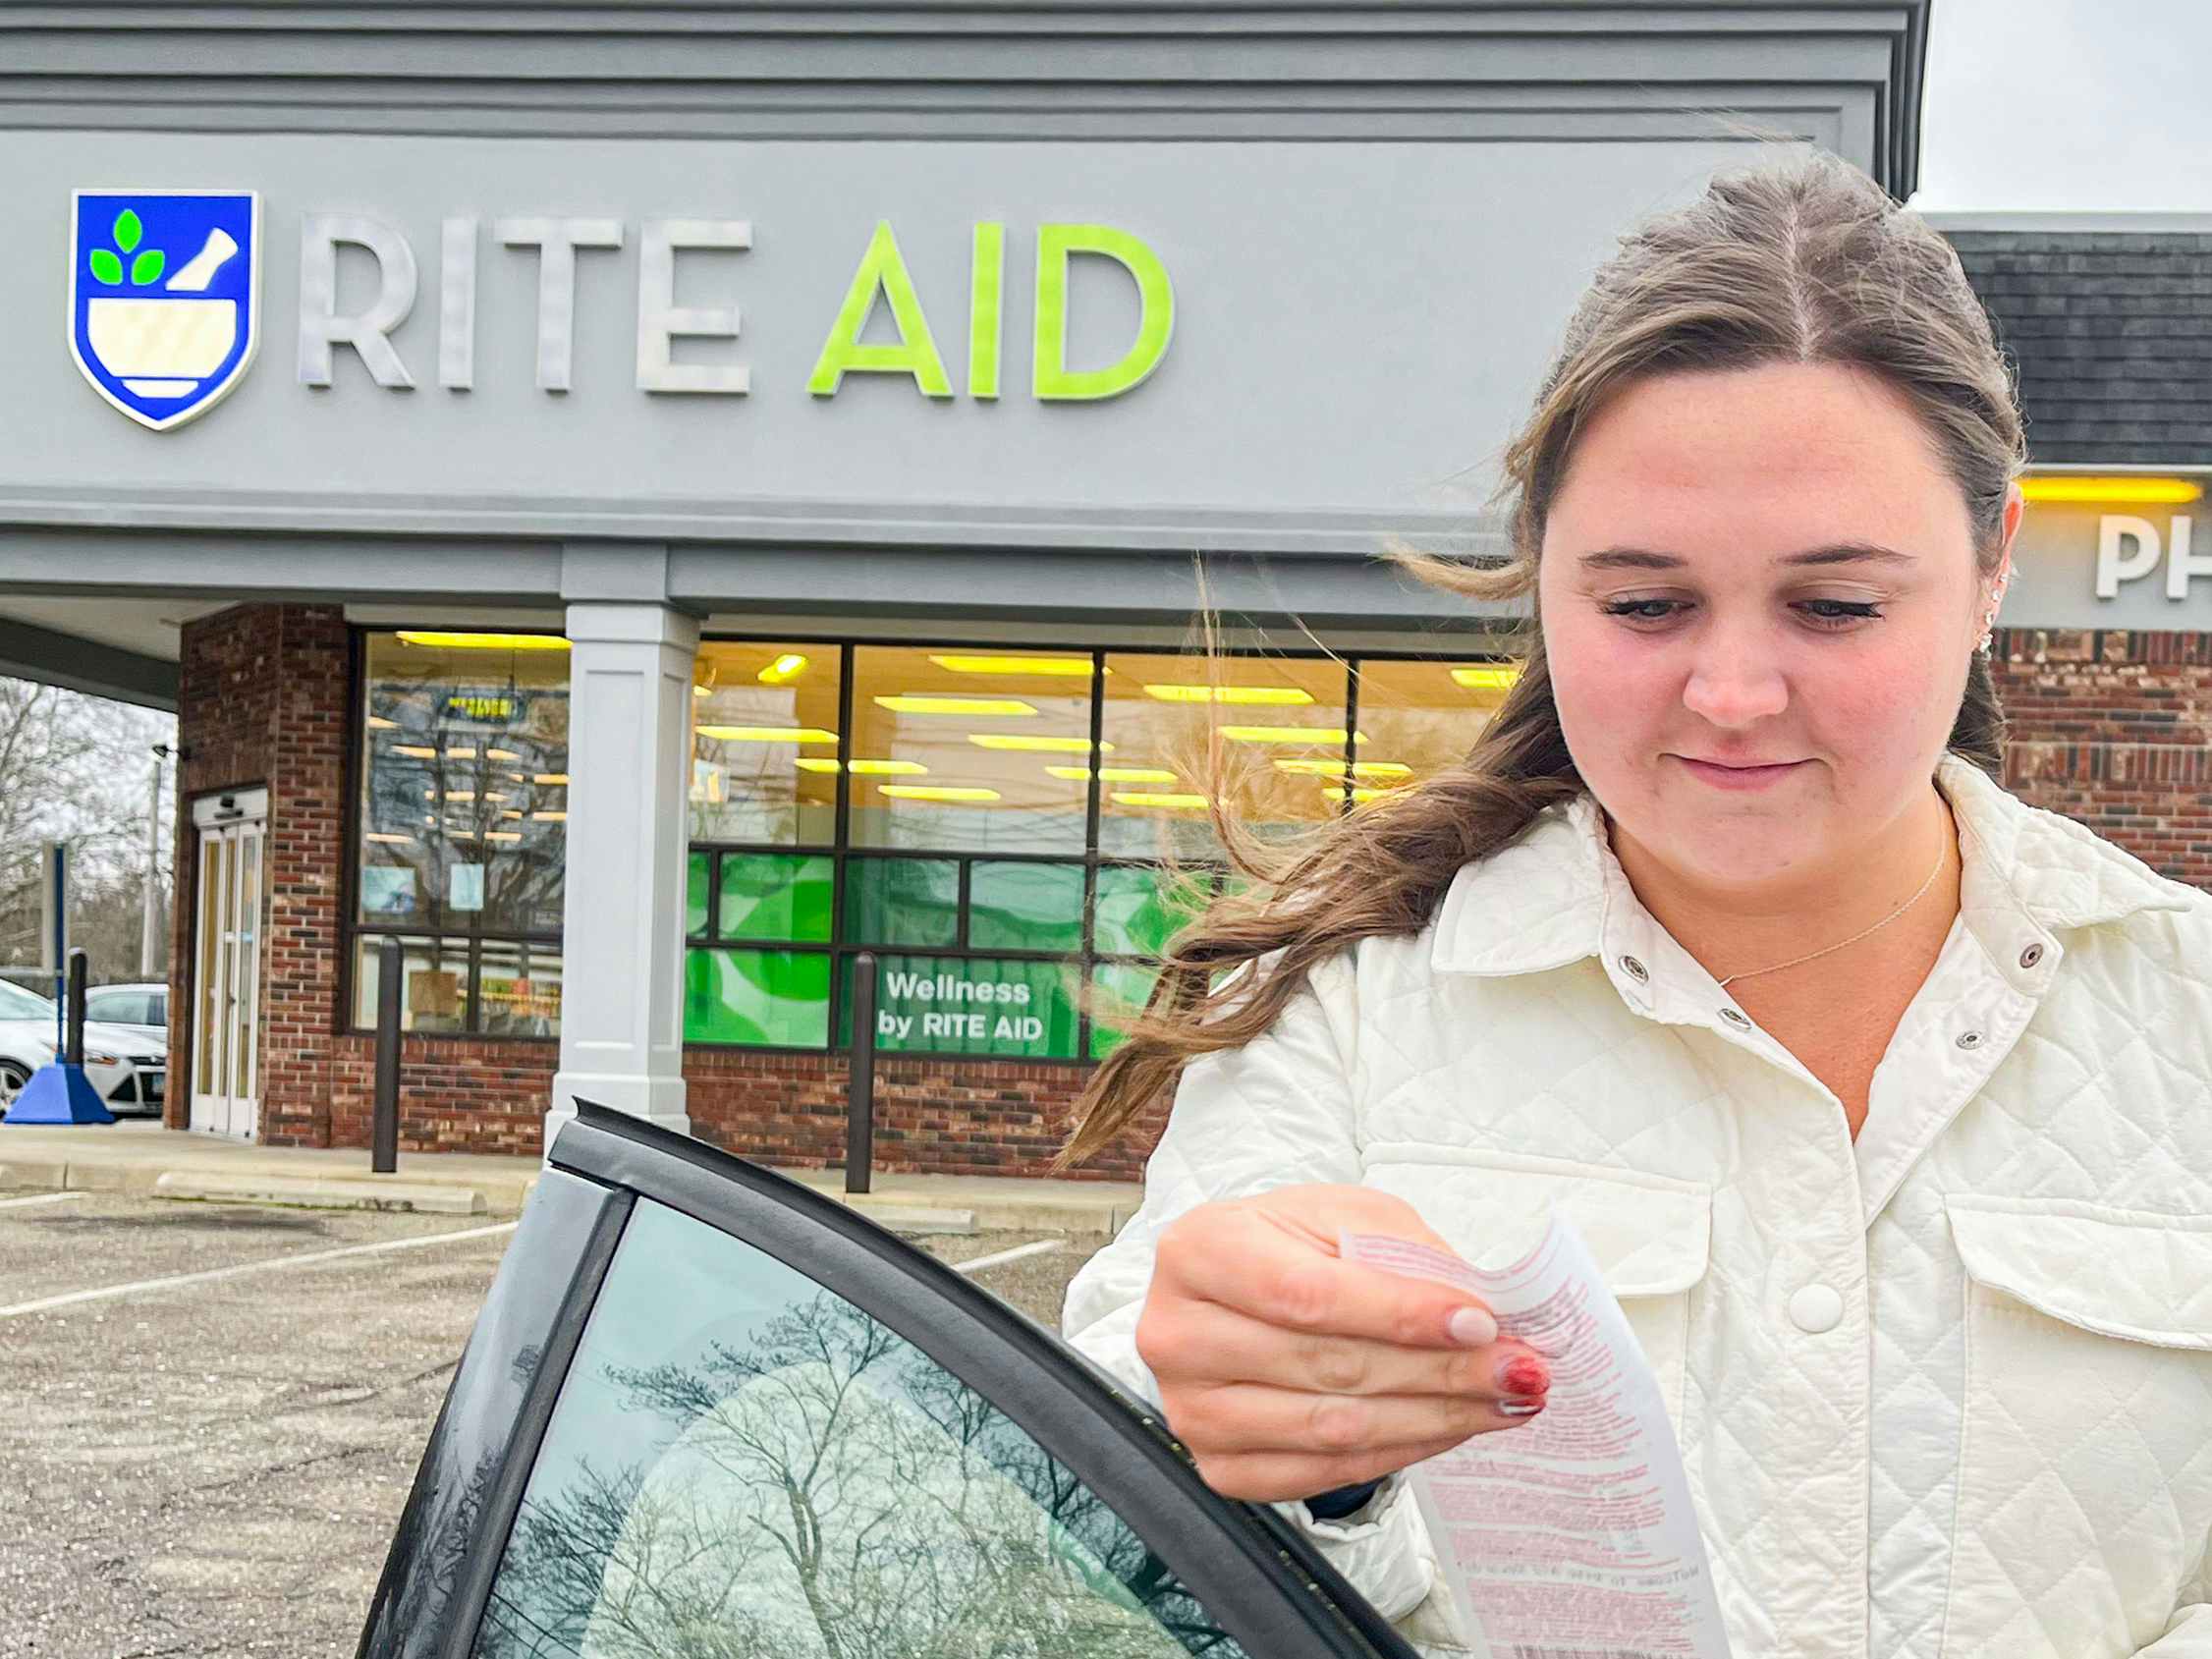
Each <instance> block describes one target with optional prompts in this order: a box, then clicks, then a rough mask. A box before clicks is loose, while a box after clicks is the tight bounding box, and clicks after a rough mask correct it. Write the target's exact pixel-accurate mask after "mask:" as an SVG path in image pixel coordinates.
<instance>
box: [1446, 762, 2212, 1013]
mask: <svg viewBox="0 0 2212 1659" xmlns="http://www.w3.org/2000/svg"><path fill="white" fill-rule="evenodd" d="M1935 782H1936V787H1937V788H1938V789H1940V790H1941V791H1942V792H1943V794H1944V797H1945V799H1946V800H1948V801H1949V802H1950V803H1951V808H1952V813H1953V815H1954V816H1955V817H1956V818H1957V819H1958V822H1959V827H1960V861H1961V865H1962V874H1961V879H1960V916H1961V919H1962V921H1963V923H1964V924H1965V926H1966V928H1967V929H1968V931H1970V932H1971V933H1973V934H1974V936H1975V937H1976V938H1977V939H1978V940H1979V941H1980V942H1981V944H1982V946H1983V948H1984V949H1985V950H1986V951H1987V952H1988V954H1989V957H1990V959H1991V961H1992V962H1994V963H1995V964H1996V965H1997V966H1998V967H1999V968H2000V969H2001V970H2002V971H2003V972H2004V973H2005V975H2006V977H2007V978H2008V979H2011V980H2013V981H2015V982H2016V983H2017V984H2018V986H2019V988H2020V989H2022V990H2025V991H2030V992H2033V991H2037V990H2040V989H2041V988H2042V987H2043V986H2044V985H2045V984H2047V983H2048V980H2049V975H2050V973H2051V971H2052V970H2053V969H2054V968H2056V967H2057V966H2058V961H2059V958H2060V957H2061V956H2062V955H2063V954H2064V947H2063V946H2062V945H2061V944H2060V942H2059V941H2058V939H2057V938H2056V937H2055V935H2056V934H2057V933H2058V932H2059V931H2060V930H2062V929H2068V928H2078V927H2090V926H2095V925H2097V924H2099V923H2103V922H2112V921H2118V920H2120V919H2121V918H2123V917H2125V916H2129V915H2132V914H2134V913H2135V912H2138V911H2179V910H2187V909H2189V908H2191V907H2193V906H2196V905H2200V904H2202V903H2203V902H2204V895H2203V894H2201V893H2200V892H2198V891H2197V890H2196V889H2195V888H2193V887H2188V886H2184V884H2183V883H2181V882H2178V881H2170V880H2168V879H2166V878H2165V877H2163V876H2161V875H2159V874H2158V873H2157V872H2155V871H2154V870H2152V869H2151V868H2150V867H2149V866H2148V865H2147V864H2145V863H2143V862H2142V860H2141V859H2139V858H2136V857H2133V856H2132V855H2131V854H2129V853H2126V852H2124V851H2122V850H2121V849H2120V848H2118V847H2115V846H2114V845H2113V844H2112V843H2110V842H2108V841H2104V840H2101V839H2099V838H2098V837H2097V836H2095V835H2093V834H2091V833H2090V832H2089V831H2088V830H2086V829H2084V828H2082V827H2081V826H2080V825H2079V824H2076V823H2074V822H2073V821H2072V820H2071V819H2068V818H2063V817H2061V816H2059V815H2058V814H2057V813H2055V812H2049V811H2045V810H2044V809H2042V808H2041V807H2036V806H2031V805H2029V804H2028V803H2027V802H2023V801H2021V800H2019V799H2018V797H2017V796H2015V795H2013V794H2012V793H2011V792H2009V791H2008V790H2006V789H2004V788H2003V787H2002V786H2000V785H1999V784H1998V783H1996V782H1995V781H1994V780H1992V779H1991V778H1990V777H1989V775H1988V774H1987V773H1985V772H1983V771H1982V770H1981V768H1980V767H1978V766H1976V765H1975V764H1974V763H1973V762H1971V761H1969V760H1966V759H1963V758H1962V757H1961V756H1959V755H1957V754H1954V753H1951V752H1949V751H1946V752H1945V754H1944V756H1943V758H1942V759H1941V760H1940V761H1939V762H1938V763H1937V767H1936V773H1935ZM2031 945H2040V946H2042V947H2043V948H2042V949H2041V950H2039V951H2030V950H2029V949H2028V947H2029V946H2031ZM1590 956H1596V957H1599V958H1601V959H1602V960H1603V961H1604V962H1605V964H1606V966H1607V968H1608V970H1609V971H1611V970H1612V969H1613V968H1615V967H1616V965H1623V964H1627V965H1629V966H1626V967H1625V968H1623V969H1622V971H1620V972H1615V973H1613V977H1614V978H1615V980H1616V982H1618V983H1620V984H1621V987H1622V989H1623V991H1624V993H1625V994H1628V995H1630V996H1631V998H1632V999H1633V1000H1636V1001H1639V1002H1644V1003H1646V1004H1648V1003H1649V1001H1650V996H1649V985H1650V980H1651V977H1652V976H1653V975H1654V974H1659V975H1661V976H1663V977H1665V978H1667V979H1669V980H1671V981H1672V982H1674V983H1677V984H1679V983H1681V975H1682V974H1683V973H1684V972H1688V973H1691V974H1693V975H1694V976H1695V977H1696V978H1698V979H1700V980H1702V981H1703V984H1704V985H1705V986H1707V987H1711V986H1712V980H1711V977H1710V975H1709V974H1706V973H1705V971H1704V969H1703V968H1701V967H1699V966H1698V965H1697V964H1696V961H1695V959H1694V958H1692V957H1690V956H1689V954H1688V953H1687V951H1685V950H1683V949H1682V947H1681V946H1680V945H1678V944H1676V943H1675V942H1674V940H1673V939H1672V938H1671V937H1670V936H1668V935H1667V934H1666V932H1665V930H1664V929H1663V928H1662V927H1661V926H1660V925H1659V922H1658V920H1657V918H1656V917H1654V916H1653V915H1652V914H1651V913H1650V912H1648V911H1646V910H1645V909H1644V907H1643V905H1642V904H1641V903H1640V902H1639V901H1638V900H1637V898H1636V896H1635V893H1634V890H1633V889H1632V888H1631V887H1630V885H1629V880H1628V876H1627V875H1626V873H1625V872H1624V871H1623V870H1622V868H1621V863H1620V860H1619V859H1618V858H1617V857H1614V854H1613V848H1612V845H1611V843H1610V842H1609V841H1608V840H1607V838H1606V832H1605V820H1604V814H1603V813H1602V811H1601V810H1600V808H1599V807H1598V804H1597V802H1596V799H1595V798H1594V797H1592V796H1591V795H1590V793H1589V792H1588V791H1587V790H1584V791H1583V792H1582V793H1581V794H1580V795H1577V796H1576V797H1575V798H1574V799H1572V800H1570V801H1568V802H1562V803H1560V804H1557V805H1553V806H1549V807H1546V808H1545V809H1544V810H1543V811H1542V812H1541V813H1539V814H1538V815H1537V817H1536V819H1535V821H1534V822H1533V823H1532V824H1530V826H1529V827H1528V828H1527V829H1526V830H1524V831H1523V832H1522V833H1521V836H1520V837H1519V838H1518V839H1517V840H1515V841H1514V842H1512V843H1510V844H1509V845H1508V846H1506V847H1504V848H1501V849H1500V850H1499V851H1498V852H1496V853H1494V854H1492V855H1491V856H1490V857H1487V858H1483V859H1478V860H1476V861H1474V862H1472V863H1468V864H1465V865H1463V866H1461V868H1460V870H1459V872H1458V873H1457V874H1456V875H1455V876H1454V877H1453V879H1452V884H1451V886H1450V888H1449V889H1448V890H1447V891H1446V893H1445V896H1444V901H1443V904H1442V905H1441V907H1440V908H1439V909H1438V912H1437V915H1436V923H1435V935H1434V940H1433V943H1432V945H1431V949H1430V958H1429V961H1430V966H1431V968H1434V969H1435V970H1436V971H1437V972H1440V973H1478V974H1492V975H1496V974H1513V973H1533V972H1539V971H1542V970H1545V969H1549V968H1562V967H1565V966H1566V965H1567V964H1569V963H1573V962H1578V961H1580V960H1581V959H1583V958H1584V957H1590ZM1639 968H1640V969H1642V970H1643V971H1642V973H1641V974H1640V975H1639V974H1638V971H1637V970H1638V969H1639ZM1715 994H1716V995H1718V996H1719V997H1720V998H1722V999H1723V1000H1725V999H1726V996H1727V993H1726V992H1721V991H1718V990H1717V988H1715ZM1697 1000H1699V1001H1700V1002H1709V999H1707V998H1704V997H1702V996H1700V997H1699V998H1698V999H1697Z"/></svg>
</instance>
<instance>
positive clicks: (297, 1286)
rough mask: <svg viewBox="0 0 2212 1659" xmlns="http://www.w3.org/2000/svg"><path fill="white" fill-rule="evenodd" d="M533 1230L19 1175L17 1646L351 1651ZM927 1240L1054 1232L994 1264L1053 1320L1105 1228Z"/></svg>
mask: <svg viewBox="0 0 2212 1659" xmlns="http://www.w3.org/2000/svg"><path fill="white" fill-rule="evenodd" d="M27 1198H28V1199H30V1200H31V1201H28V1202H26V1201H24V1200H25V1199H27ZM511 1236H512V1225H511V1224H494V1225H491V1226H488V1227H487V1224H486V1220H485V1218H482V1217H463V1216H421V1215H411V1214H404V1213H403V1214H395V1213H389V1212H364V1211H315V1210H294V1209H278V1208H261V1207H249V1206H243V1205H214V1204H201V1203H178V1202H174V1201H169V1200H164V1199H154V1198H138V1197H125V1196H121V1195H111V1194H105V1193H68V1194H60V1195H50V1196H34V1195H31V1194H25V1193H18V1192H6V1191H0V1493H7V1494H9V1495H10V1500H11V1501H10V1503H9V1505H8V1511H9V1514H8V1524H7V1525H6V1526H5V1527H0V1655H8V1656H10V1659H13V1656H15V1655H19V1654H21V1655H36V1656H37V1659H156V1656H169V1655H211V1656H212V1655H230V1654H255V1653H282V1654H287V1655H326V1654H327V1655H350V1654H352V1653H353V1651H354V1647H355V1643H356V1642H357V1640H358V1639H359V1631H360V1621H361V1615H362V1612H363V1610H364V1609H365V1607H366V1605H367V1600H368V1596H369V1593H370V1591H371V1590H372V1588H373V1587H374V1584H375V1580H376V1575H377V1573H378V1571H379V1570H380V1569H381V1567H382V1566H383V1561H384V1553H385V1548H386V1546H387V1544H388V1543H389V1541H390V1537H391V1531H392V1527H393V1525H394V1523H395V1522H396V1521H397V1520H398V1517H399V1511H400V1507H401V1505H402V1503H403V1502H404V1501H405V1499H406V1496H407V1489H408V1483H409V1482H410V1481H411V1480H412V1479H413V1478H414V1475H415V1463H416V1461H417V1459H418V1458H419V1457H420V1455H421V1450H422V1445H423V1442H424V1440H425V1439H426V1438H427V1437H428V1434H429V1431H430V1425H431V1421H432V1419H433V1418H434V1417H435V1416H436V1414H437V1410H438V1405H439V1402H440V1401H441V1400H442V1399H443V1397H444V1393H445V1388H446V1384H447V1382H448V1381H449V1380H450V1379H451V1376H452V1372H453V1366H454V1363H455V1362H456V1360H458V1358H459V1357H460V1354H461V1349H462V1345H463V1344H464V1343H465V1342H466V1340H467V1338H468V1334H469V1330H470V1325H471V1324H472V1323H473V1321H474V1319H475V1315H476V1310H477V1308H478V1306H479V1305H480V1303H481V1302H482V1300H483V1296H484V1292H485V1290H486V1289H487V1288H488V1287H489V1285H490V1283H491V1277H492V1273H493V1271H494V1269H495V1268H496V1267H497V1266H498V1263H499V1258H500V1254H501V1252H502V1251H503V1250H504V1249H505V1247H506V1245H507V1243H508V1240H509V1238H510V1237H511ZM913 1242H914V1243H915V1244H918V1245H920V1246H922V1247H924V1248H927V1249H929V1250H930V1251H932V1253H934V1254H937V1255H938V1256H940V1257H941V1258H943V1259H946V1260H948V1261H953V1262H956V1263H958V1262H974V1261H979V1260H982V1259H983V1258H986V1257H994V1256H997V1255H1000V1254H1002V1253H1004V1252H1008V1251H1021V1250H1023V1247H1024V1246H1027V1245H1031V1244H1042V1243H1047V1242H1050V1243H1051V1244H1052V1247H1051V1248H1048V1249H1042V1250H1030V1251H1027V1252H1026V1253H1022V1254H1019V1255H1015V1256H1011V1257H1009V1258H1008V1259H1006V1260H1004V1261H994V1262H991V1263H989V1264H987V1265H983V1266H981V1267H979V1268H977V1269H976V1270H975V1271H974V1273H973V1277H974V1280H975V1282H976V1283H977V1284H979V1285H982V1286H983V1287H985V1288H986V1289H988V1290H990V1291H992V1292H993V1293H994V1294H996V1295H999V1296H1002V1297H1004V1298H1005V1299H1006V1300H1008V1301H1010V1302H1011V1303H1013V1304H1014V1305H1015V1306H1017V1307H1020V1308H1021V1309H1022V1310H1023V1312H1025V1313H1027V1314H1028V1315H1029V1316H1030V1317H1031V1318H1034V1319H1037V1320H1039V1321H1040V1322H1042V1323H1044V1324H1046V1325H1053V1324H1056V1323H1057V1320H1058V1317H1059V1309H1060V1302H1061V1299H1062V1296H1063V1295H1064V1293H1065V1291H1066V1287H1067V1283H1068V1281H1069V1279H1070V1278H1072V1277H1073V1276H1074V1274H1075V1271H1076V1269H1077V1268H1078V1266H1080V1265H1081V1263H1082V1262H1083V1261H1084V1260H1085V1259H1087V1257H1088V1255H1089V1253H1090V1252H1091V1251H1092V1250H1093V1249H1095V1248H1096V1247H1097V1246H1098V1244H1100V1243H1102V1241H1101V1240H1100V1239H1098V1238H1096V1237H1094V1236H1084V1237H1078V1238H1068V1239H1056V1238H1054V1237H1053V1236H1050V1235H1042V1234H1037V1233H981V1234H971V1235H949V1236H937V1237H924V1238H917V1239H916V1240H914V1241H913ZM187 1276H192V1277H187ZM118 1289H121V1290H122V1291H123V1294H120V1295H109V1294H105V1293H108V1292H112V1291H116V1290H118Z"/></svg>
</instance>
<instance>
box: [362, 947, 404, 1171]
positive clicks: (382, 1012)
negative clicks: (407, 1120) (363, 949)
mask: <svg viewBox="0 0 2212 1659" xmlns="http://www.w3.org/2000/svg"><path fill="white" fill-rule="evenodd" d="M400 974H401V967H400V942H399V941H398V940H397V939H393V938H388V937H387V938H383V939H379V940H378V941H377V942H376V1117H375V1121H374V1122H373V1123H372V1124H371V1125H370V1130H369V1151H368V1167H369V1169H370V1171H371V1172H372V1173H374V1174H377V1175H390V1174H392V1173H393V1172H394V1171H396V1170H397V1169H398V1168H399V1167H400Z"/></svg>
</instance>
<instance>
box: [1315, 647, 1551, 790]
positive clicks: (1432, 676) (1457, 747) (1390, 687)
mask: <svg viewBox="0 0 2212 1659" xmlns="http://www.w3.org/2000/svg"><path fill="white" fill-rule="evenodd" d="M1515 672H1516V671H1515V670H1514V668H1513V667H1512V666H1511V665H1510V664H1506V663H1497V662H1478V661H1472V660H1469V661H1464V662H1462V661H1443V662H1394V661H1389V660H1386V659H1376V658H1370V659H1367V660H1364V661H1362V662H1361V663H1360V664H1359V729H1360V730H1361V731H1362V732H1365V733H1366V734H1367V736H1368V739H1369V741H1368V742H1367V743H1366V744H1364V745H1362V746H1361V753H1360V755H1359V757H1358V760H1357V762H1355V769H1354V776H1353V778H1352V780H1351V784H1352V789H1353V792H1354V800H1355V802H1359V801H1366V800H1371V799H1373V798H1374V796H1375V795H1377V794H1380V793H1382V792H1384V791H1387V790H1392V789H1398V788H1402V787H1403V786H1405V785H1406V784H1409V783H1412V782H1414V781H1416V780H1418V779H1421V778H1426V777H1432V776H1434V775H1435V774H1436V773H1438V772H1441V771H1444V770H1446V769H1447V768H1449V767H1452V766H1456V765H1458V764H1459V763H1460V762H1461V761H1463V760H1465V758H1466V755H1467V751H1468V750H1469V749H1471V748H1472V747H1474V745H1475V742H1476V740H1477V739H1479V738H1480V737H1481V736H1482V729H1483V728H1484V727H1485V726H1486V725H1488V724H1489V721H1490V716H1491V715H1492V714H1494V713H1496V712H1497V709H1498V705H1499V704H1500V703H1502V702H1504V701H1505V700H1506V692H1507V691H1510V690H1511V689H1512V687H1513V681H1514V676H1515ZM1367 750H1372V751H1373V753H1372V755H1371V756H1370V755H1369V754H1368V753H1367V752H1366V751H1367Z"/></svg>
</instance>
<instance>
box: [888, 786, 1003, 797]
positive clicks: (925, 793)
mask: <svg viewBox="0 0 2212 1659" xmlns="http://www.w3.org/2000/svg"><path fill="white" fill-rule="evenodd" d="M876 788H877V789H878V790H880V791H881V792H882V793H883V794H885V795H888V796H891V797H892V798H893V799H895V800H899V801H996V800H998V799H999V792H998V791H997V790H995V789H956V788H952V787H950V786H947V785H943V784H878V785H876Z"/></svg>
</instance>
